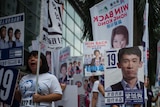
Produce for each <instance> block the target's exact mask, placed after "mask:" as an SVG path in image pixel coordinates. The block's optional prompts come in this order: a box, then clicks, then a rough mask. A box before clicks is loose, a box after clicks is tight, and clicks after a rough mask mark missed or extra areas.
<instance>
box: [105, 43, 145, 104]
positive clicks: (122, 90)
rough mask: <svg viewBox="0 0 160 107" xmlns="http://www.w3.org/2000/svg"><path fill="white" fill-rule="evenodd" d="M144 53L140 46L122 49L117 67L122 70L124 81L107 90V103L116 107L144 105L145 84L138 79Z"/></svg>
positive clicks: (119, 52)
mask: <svg viewBox="0 0 160 107" xmlns="http://www.w3.org/2000/svg"><path fill="white" fill-rule="evenodd" d="M141 55H142V53H141V50H140V49H139V47H138V46H136V47H129V48H122V49H120V50H119V51H118V56H117V57H118V62H117V66H118V68H120V69H121V73H122V80H121V81H119V82H117V83H115V84H112V85H111V86H109V87H107V88H106V93H105V103H106V104H111V105H112V104H114V107H121V106H122V105H123V104H124V105H125V106H131V107H132V106H134V105H135V104H142V103H143V102H144V101H143V100H144V99H143V96H144V94H143V92H144V91H143V90H144V83H143V82H141V81H140V80H139V79H138V72H139V68H141V67H142V65H143V63H142V59H141V58H142V57H141Z"/></svg>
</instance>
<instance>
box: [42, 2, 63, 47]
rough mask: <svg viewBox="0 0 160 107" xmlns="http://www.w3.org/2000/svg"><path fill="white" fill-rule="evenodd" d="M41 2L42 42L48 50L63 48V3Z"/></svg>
mask: <svg viewBox="0 0 160 107" xmlns="http://www.w3.org/2000/svg"><path fill="white" fill-rule="evenodd" d="M41 2H42V6H41V7H42V9H41V11H42V13H41V24H42V34H43V36H42V40H43V41H44V43H45V44H46V47H47V48H50V49H59V48H62V45H63V44H62V16H63V15H62V11H63V3H62V2H61V1H59V0H58V1H55V0H49V1H45V0H42V1H41ZM44 16H45V17H44Z"/></svg>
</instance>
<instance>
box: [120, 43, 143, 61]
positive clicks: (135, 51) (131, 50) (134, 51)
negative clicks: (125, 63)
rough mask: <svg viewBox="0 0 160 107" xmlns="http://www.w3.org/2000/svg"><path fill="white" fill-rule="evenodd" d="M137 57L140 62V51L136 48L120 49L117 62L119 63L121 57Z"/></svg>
mask: <svg viewBox="0 0 160 107" xmlns="http://www.w3.org/2000/svg"><path fill="white" fill-rule="evenodd" d="M131 54H134V55H137V56H138V57H139V59H140V61H141V50H140V49H139V47H138V46H134V47H129V48H122V49H120V50H119V52H118V62H120V61H121V59H122V56H123V55H131Z"/></svg>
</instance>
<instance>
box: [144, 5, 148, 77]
mask: <svg viewBox="0 0 160 107" xmlns="http://www.w3.org/2000/svg"><path fill="white" fill-rule="evenodd" d="M148 15H149V3H146V5H145V10H144V14H143V18H144V24H143V26H144V27H143V28H144V34H143V45H144V64H145V66H144V71H145V75H146V76H148V58H149V33H148Z"/></svg>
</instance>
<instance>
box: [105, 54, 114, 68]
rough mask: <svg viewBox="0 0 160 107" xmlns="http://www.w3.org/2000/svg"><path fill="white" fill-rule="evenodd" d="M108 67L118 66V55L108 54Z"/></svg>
mask: <svg viewBox="0 0 160 107" xmlns="http://www.w3.org/2000/svg"><path fill="white" fill-rule="evenodd" d="M107 57H108V66H115V65H116V55H115V53H112V54H108V55H107Z"/></svg>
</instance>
